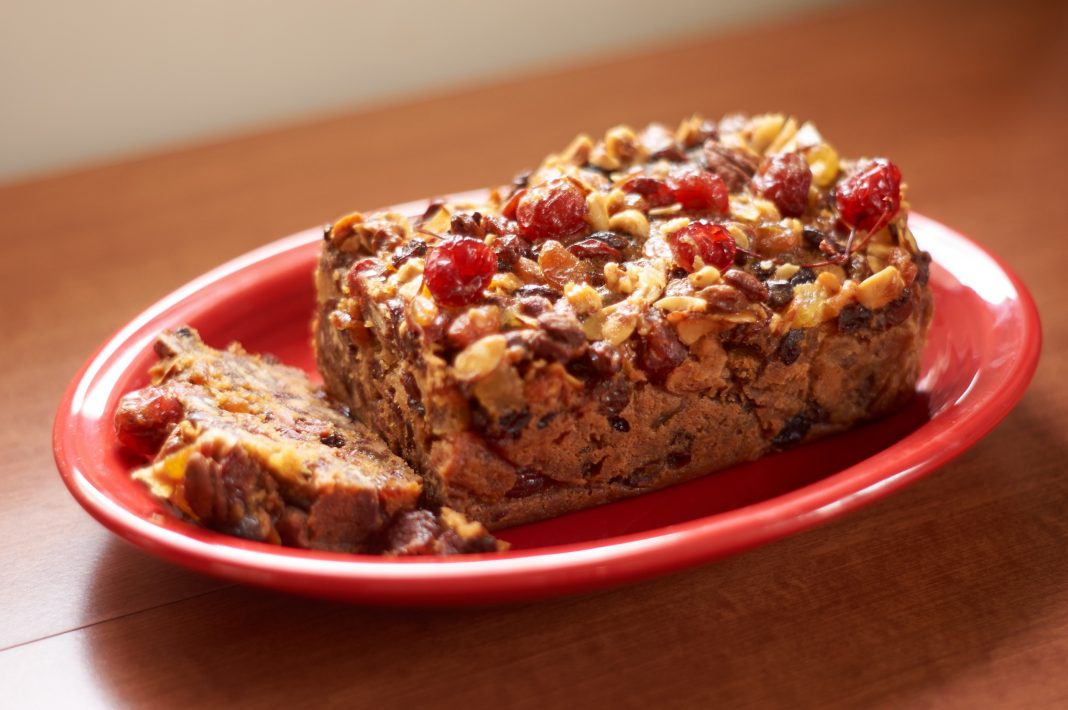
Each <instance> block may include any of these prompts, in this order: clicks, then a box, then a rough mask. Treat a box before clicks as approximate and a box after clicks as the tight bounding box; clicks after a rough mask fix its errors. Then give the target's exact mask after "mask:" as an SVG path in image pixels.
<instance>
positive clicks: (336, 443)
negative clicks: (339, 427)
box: [319, 431, 345, 449]
mask: <svg viewBox="0 0 1068 710" xmlns="http://www.w3.org/2000/svg"><path fill="white" fill-rule="evenodd" d="M319 441H320V442H321V443H322V444H325V445H326V446H329V447H331V448H334V449H340V448H341V447H342V446H344V445H345V437H344V436H342V435H341V434H339V433H337V432H336V431H332V432H330V433H329V434H324V435H322V436H320V437H319Z"/></svg>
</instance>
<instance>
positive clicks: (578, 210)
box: [515, 178, 586, 239]
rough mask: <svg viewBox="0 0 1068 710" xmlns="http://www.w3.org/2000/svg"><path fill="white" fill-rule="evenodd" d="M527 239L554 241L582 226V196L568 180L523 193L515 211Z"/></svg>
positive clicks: (539, 186) (548, 183) (583, 198)
mask: <svg viewBox="0 0 1068 710" xmlns="http://www.w3.org/2000/svg"><path fill="white" fill-rule="evenodd" d="M515 219H516V221H517V222H519V231H520V232H521V233H522V234H523V236H525V237H527V238H528V239H556V238H559V237H566V236H568V235H570V234H574V233H575V232H577V231H579V230H580V229H582V228H583V227H585V226H586V196H585V195H583V194H582V190H580V189H578V187H576V186H575V184H574V183H572V182H571V181H570V180H566V179H564V178H560V179H557V180H550V181H549V182H545V183H542V184H541V185H537V186H535V187H531V188H529V189H527V191H526V192H525V193H524V194H523V196H522V197H520V198H519V201H518V203H517V204H516V208H515Z"/></svg>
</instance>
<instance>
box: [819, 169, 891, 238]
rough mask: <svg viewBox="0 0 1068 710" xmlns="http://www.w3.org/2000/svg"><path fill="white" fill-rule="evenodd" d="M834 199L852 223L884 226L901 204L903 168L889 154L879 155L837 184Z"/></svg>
mask: <svg viewBox="0 0 1068 710" xmlns="http://www.w3.org/2000/svg"><path fill="white" fill-rule="evenodd" d="M835 202H836V203H837V204H838V213H839V214H840V215H841V217H842V221H843V222H845V223H846V224H847V225H849V226H850V227H855V228H856V229H860V230H863V231H872V230H874V229H876V228H877V227H878V228H881V227H883V226H885V225H886V223H887V222H889V221H890V219H891V218H892V217H893V216H894V215H895V214H897V211H898V209H899V208H900V207H901V171H900V170H899V169H898V167H897V166H896V165H894V164H893V163H892V162H890V161H889V160H887V159H886V158H876V159H875V160H873V161H871V162H870V163H868V164H867V165H865V166H864V167H862V168H861V169H860V170H857V171H856V172H855V173H853V174H852V175H850V176H849V177H847V178H845V179H844V180H842V182H841V183H839V184H838V189H837V195H836V196H835Z"/></svg>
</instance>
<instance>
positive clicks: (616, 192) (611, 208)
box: [605, 187, 630, 215]
mask: <svg viewBox="0 0 1068 710" xmlns="http://www.w3.org/2000/svg"><path fill="white" fill-rule="evenodd" d="M629 196H630V193H627V192H623V190H621V189H620V188H618V187H614V188H612V189H611V191H609V193H608V194H607V195H605V207H607V208H608V214H610V215H612V214H615V213H616V212H620V211H622V210H625V209H627V198H628V197H629Z"/></svg>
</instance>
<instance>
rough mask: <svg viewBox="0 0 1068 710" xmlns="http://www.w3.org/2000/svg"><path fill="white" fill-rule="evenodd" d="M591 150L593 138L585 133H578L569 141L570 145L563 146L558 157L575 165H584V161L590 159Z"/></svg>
mask: <svg viewBox="0 0 1068 710" xmlns="http://www.w3.org/2000/svg"><path fill="white" fill-rule="evenodd" d="M592 151H593V140H591V139H590V137H589V136H588V135H586V134H585V133H580V134H579V135H577V136H576V137H575V140H573V141H571V144H570V145H568V146H567V147H566V148H564V152H563V153H561V154H560V159H561V160H564V161H567V162H569V163H574V164H575V165H585V164H586V161H588V160H589V159H590V153H591V152H592Z"/></svg>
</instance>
